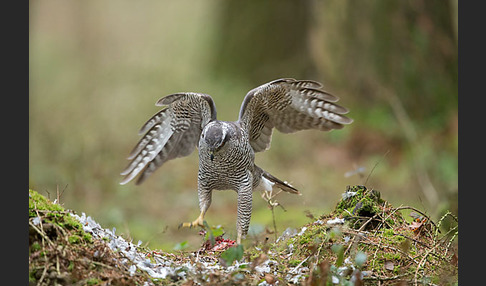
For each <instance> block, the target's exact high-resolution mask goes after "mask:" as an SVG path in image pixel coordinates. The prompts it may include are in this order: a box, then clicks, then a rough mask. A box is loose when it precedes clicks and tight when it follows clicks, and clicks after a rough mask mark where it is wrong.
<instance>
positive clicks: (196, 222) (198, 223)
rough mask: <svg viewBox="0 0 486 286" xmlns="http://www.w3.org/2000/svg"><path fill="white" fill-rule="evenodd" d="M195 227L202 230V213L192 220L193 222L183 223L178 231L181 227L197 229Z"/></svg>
mask: <svg viewBox="0 0 486 286" xmlns="http://www.w3.org/2000/svg"><path fill="white" fill-rule="evenodd" d="M197 226H200V227H202V228H204V213H201V214H200V215H199V217H198V218H197V219H196V220H194V221H193V222H183V223H181V224H180V225H179V229H180V228H181V227H188V228H193V227H197Z"/></svg>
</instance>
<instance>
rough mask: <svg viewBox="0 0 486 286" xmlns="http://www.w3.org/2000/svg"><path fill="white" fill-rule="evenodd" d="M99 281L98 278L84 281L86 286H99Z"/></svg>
mask: <svg viewBox="0 0 486 286" xmlns="http://www.w3.org/2000/svg"><path fill="white" fill-rule="evenodd" d="M101 282H102V281H101V280H100V279H98V278H89V279H88V280H86V285H99V284H101Z"/></svg>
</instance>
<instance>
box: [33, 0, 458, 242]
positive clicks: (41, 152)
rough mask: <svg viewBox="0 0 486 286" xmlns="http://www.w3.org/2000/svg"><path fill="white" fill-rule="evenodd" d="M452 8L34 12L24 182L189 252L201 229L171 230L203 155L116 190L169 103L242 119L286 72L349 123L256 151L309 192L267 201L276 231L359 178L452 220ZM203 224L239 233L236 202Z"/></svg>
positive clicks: (128, 232) (236, 4)
mask: <svg viewBox="0 0 486 286" xmlns="http://www.w3.org/2000/svg"><path fill="white" fill-rule="evenodd" d="M457 10H458V5H457V0H456V1H425V0H424V1H386V0H380V1H350V0H348V1H346V0H339V1H331V0H329V1H318V0H315V1H265V2H262V1H222V0H221V1H216V0H204V1H143V2H140V1H137V2H135V1H121V0H116V1H115V0H113V1H108V0H96V1H93V0H89V1H87V0H86V1H62V0H44V1H30V7H29V13H30V23H29V25H30V36H29V38H30V43H29V46H30V75H29V76H30V96H29V185H30V187H31V188H33V189H36V190H37V191H38V192H40V193H42V194H44V195H46V196H50V198H51V199H54V198H55V196H56V189H59V191H64V192H63V193H62V197H61V202H62V203H63V204H64V206H65V207H67V208H70V209H74V210H75V211H77V212H79V213H80V212H85V213H86V214H87V215H91V216H92V217H93V218H94V219H95V220H97V221H98V222H100V223H101V224H102V225H103V226H105V227H108V228H111V227H113V226H114V227H116V228H117V233H118V234H122V235H123V236H125V237H129V238H133V240H134V241H138V240H139V239H140V240H142V241H143V242H144V243H147V244H148V245H149V246H150V247H151V248H162V249H164V250H172V248H173V247H174V246H175V245H176V244H177V243H180V242H182V241H187V242H188V245H189V249H195V248H197V247H198V246H199V243H200V240H201V238H200V236H199V235H198V234H197V231H196V230H187V229H184V230H178V229H177V225H178V224H179V223H180V222H183V221H190V220H193V219H195V218H196V217H197V215H198V214H199V208H198V200H197V190H196V187H197V168H198V158H197V152H194V153H193V154H191V155H190V156H189V157H185V158H182V159H178V160H174V161H169V162H168V163H166V164H165V165H164V166H162V167H161V168H160V169H159V170H158V171H157V172H155V173H154V174H153V175H152V176H151V177H150V178H149V179H148V180H147V181H146V182H144V183H143V184H142V185H140V186H135V185H134V184H133V183H130V184H128V185H125V186H120V185H119V182H120V180H121V178H122V177H121V176H120V175H119V173H120V171H121V170H122V169H123V168H124V167H125V166H126V164H127V163H128V161H127V160H126V156H127V155H128V153H129V152H130V150H131V148H132V147H133V145H134V144H135V143H136V142H137V141H138V140H139V138H140V137H139V136H138V135H137V132H138V130H139V128H140V127H141V126H142V124H143V123H144V122H145V121H146V120H147V119H148V118H149V117H150V116H151V115H152V114H154V113H155V112H157V111H158V110H159V108H158V107H156V106H155V105H154V104H155V102H156V101H157V99H159V98H160V97H162V96H164V95H167V94H171V93H174V92H179V91H196V92H204V93H208V94H210V95H212V97H213V98H214V100H215V102H216V106H217V109H218V118H219V119H220V120H236V118H237V115H238V111H239V108H240V104H241V102H242V99H243V97H244V96H245V94H246V92H247V91H249V90H250V89H252V88H254V87H256V86H258V85H260V84H263V83H265V82H268V81H271V80H273V79H276V78H281V77H293V78H297V79H313V80H317V81H320V82H322V83H323V84H324V85H325V88H326V90H328V91H330V92H331V93H334V94H336V95H338V96H339V97H340V98H341V101H340V103H341V104H342V105H344V106H346V107H348V108H349V109H350V110H351V112H350V113H349V116H350V117H351V118H353V119H354V120H355V121H354V123H353V124H352V125H350V126H347V127H346V128H344V129H342V130H336V131H333V132H329V133H325V132H317V131H304V132H300V133H296V134H290V135H287V134H286V135H283V134H281V133H278V132H275V133H274V137H273V141H272V148H271V149H270V150H268V151H267V152H264V153H259V154H257V159H256V161H257V164H258V165H259V166H261V167H262V168H264V169H266V170H267V171H269V172H270V173H272V174H274V175H275V176H277V177H279V178H281V179H283V180H287V181H289V182H291V183H292V184H293V185H294V186H295V187H297V188H298V189H300V190H301V192H302V193H303V196H301V197H297V196H293V195H289V194H281V195H279V196H278V197H277V200H278V201H279V202H280V203H281V204H282V205H283V206H284V207H285V209H286V210H287V211H286V212H285V211H284V210H282V209H281V208H277V209H276V210H275V217H276V222H277V229H278V231H279V232H282V231H283V230H285V228H287V227H298V226H299V225H302V224H303V223H306V222H308V221H309V220H310V219H309V218H308V217H306V212H310V213H312V214H314V215H315V216H318V215H320V214H323V213H325V212H328V211H330V210H332V209H333V207H334V206H335V204H336V203H337V202H338V200H339V199H340V198H341V193H343V192H344V190H345V188H346V185H352V184H364V183H365V182H366V185H367V186H368V187H370V188H374V189H377V190H379V191H381V193H382V198H384V199H387V200H389V201H390V202H391V203H393V204H395V205H401V204H403V205H411V206H415V207H417V208H420V209H423V210H425V211H426V212H427V213H428V214H430V215H431V216H432V217H434V218H437V217H438V216H440V214H441V213H442V212H444V211H445V210H446V209H450V210H452V211H453V212H455V213H457V193H458V176H457V173H458V160H457V155H458V136H457V122H458V112H457V105H458V93H457V88H458V76H457V71H458V67H457V46H458V43H457V26H458V24H457V21H458V19H457ZM356 170H361V172H355V174H354V175H351V176H349V173H348V174H347V172H353V171H356ZM346 174H347V175H348V176H347V175H346ZM206 219H207V221H208V222H209V224H211V225H216V224H221V225H222V226H223V227H224V228H225V230H226V231H227V233H228V234H229V236H230V237H231V236H232V237H233V238H234V237H235V235H236V232H235V220H236V194H235V193H234V192H232V191H222V192H215V193H213V204H212V206H211V208H210V210H209V213H208V214H207V216H206ZM265 228H268V229H270V230H272V229H273V225H272V215H271V211H270V210H269V209H268V208H267V206H266V202H265V201H263V199H261V198H260V195H259V194H258V193H256V194H255V195H254V212H253V218H252V223H251V231H253V233H258V232H261V231H262V230H263V229H265ZM270 238H273V236H270Z"/></svg>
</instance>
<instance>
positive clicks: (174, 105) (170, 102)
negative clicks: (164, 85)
mask: <svg viewBox="0 0 486 286" xmlns="http://www.w3.org/2000/svg"><path fill="white" fill-rule="evenodd" d="M155 105H157V106H165V105H167V107H166V108H164V109H162V110H161V111H159V112H157V113H156V114H155V115H154V116H152V117H151V118H150V119H149V120H148V121H147V122H146V123H145V124H144V125H143V126H142V128H141V129H140V131H139V134H140V135H141V134H144V133H145V135H144V136H143V137H142V138H141V139H140V141H139V142H138V143H137V145H135V147H134V148H133V150H132V151H131V152H130V155H129V156H128V159H129V160H131V162H130V163H129V164H128V166H127V167H126V168H125V170H123V172H121V175H124V176H125V178H124V179H123V180H122V181H121V182H120V184H122V185H124V184H126V183H128V182H129V181H131V180H132V179H133V178H135V177H136V176H137V175H138V174H141V175H140V177H139V178H138V180H137V182H136V184H140V183H142V182H143V181H144V180H145V179H146V178H147V177H148V176H149V175H150V174H152V173H153V172H154V171H155V170H156V169H157V168H158V167H160V166H162V164H164V163H165V162H166V161H168V160H171V159H175V158H178V157H184V156H188V155H189V154H191V153H192V152H193V151H194V149H195V147H196V146H197V144H198V141H199V136H200V135H201V132H202V129H203V128H204V126H205V125H206V124H207V123H208V122H210V121H212V120H215V119H216V107H215V105H214V102H213V99H212V98H211V96H209V95H207V94H201V93H176V94H171V95H168V96H165V97H163V98H161V99H159V100H158V101H157V103H156V104H155Z"/></svg>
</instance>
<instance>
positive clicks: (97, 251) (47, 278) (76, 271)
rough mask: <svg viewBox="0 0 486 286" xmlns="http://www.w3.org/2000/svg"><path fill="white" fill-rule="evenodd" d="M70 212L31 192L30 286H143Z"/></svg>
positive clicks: (142, 278)
mask: <svg viewBox="0 0 486 286" xmlns="http://www.w3.org/2000/svg"><path fill="white" fill-rule="evenodd" d="M69 213H70V211H68V210H65V209H64V208H63V207H62V206H61V205H59V204H55V203H53V202H51V201H50V200H48V199H47V198H45V197H44V196H42V195H40V194H39V193H37V192H35V191H33V190H29V285H142V284H143V281H144V280H146V279H148V276H147V275H145V277H144V276H143V275H134V276H130V275H129V272H128V270H127V269H126V267H125V266H123V265H122V264H121V263H120V262H118V261H119V260H120V258H121V257H119V255H117V254H116V253H114V252H113V251H111V249H110V248H109V247H108V246H107V245H106V243H105V242H104V241H102V240H94V239H93V238H92V237H91V235H90V234H89V233H86V232H84V231H83V227H82V225H81V224H80V223H79V222H78V221H77V220H76V219H75V218H73V217H72V216H71V215H70V214H69Z"/></svg>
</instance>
